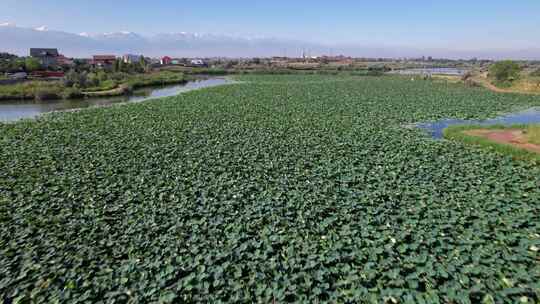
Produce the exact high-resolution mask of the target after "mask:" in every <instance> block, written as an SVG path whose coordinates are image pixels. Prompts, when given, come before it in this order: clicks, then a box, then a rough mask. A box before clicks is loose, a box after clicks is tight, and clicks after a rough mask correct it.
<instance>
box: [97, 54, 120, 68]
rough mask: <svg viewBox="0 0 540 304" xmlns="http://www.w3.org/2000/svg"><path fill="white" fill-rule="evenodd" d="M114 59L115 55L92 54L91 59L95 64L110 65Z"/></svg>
mask: <svg viewBox="0 0 540 304" xmlns="http://www.w3.org/2000/svg"><path fill="white" fill-rule="evenodd" d="M115 61H116V56H115V55H94V58H93V59H92V64H93V65H95V66H101V67H105V66H111V65H113V64H114V62H115Z"/></svg>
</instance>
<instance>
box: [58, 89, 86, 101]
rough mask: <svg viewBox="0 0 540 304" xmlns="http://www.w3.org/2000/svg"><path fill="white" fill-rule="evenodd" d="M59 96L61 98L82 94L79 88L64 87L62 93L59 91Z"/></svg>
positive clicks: (75, 96)
mask: <svg viewBox="0 0 540 304" xmlns="http://www.w3.org/2000/svg"><path fill="white" fill-rule="evenodd" d="M60 96H61V97H62V98H63V99H71V98H80V97H82V96H83V94H82V93H81V90H79V89H78V88H66V89H65V90H64V91H62V93H60Z"/></svg>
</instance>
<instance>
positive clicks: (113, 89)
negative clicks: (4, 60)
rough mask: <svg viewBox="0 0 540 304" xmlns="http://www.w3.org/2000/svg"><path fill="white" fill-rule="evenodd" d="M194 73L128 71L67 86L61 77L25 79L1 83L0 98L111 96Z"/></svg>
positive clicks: (184, 80) (185, 78) (180, 80)
mask: <svg viewBox="0 0 540 304" xmlns="http://www.w3.org/2000/svg"><path fill="white" fill-rule="evenodd" d="M193 79H195V77H193V76H186V75H185V74H183V73H174V72H158V73H151V74H137V75H127V76H126V77H125V78H124V79H121V80H118V81H109V82H107V83H106V84H104V85H102V86H99V87H94V88H87V89H85V88H79V87H76V86H72V87H70V86H67V85H66V84H65V83H64V82H63V81H27V82H24V83H17V84H11V85H2V86H0V101H8V100H36V101H44V100H55V99H73V98H85V97H86V98H92V97H111V96H121V95H126V94H129V93H130V92H132V91H134V90H136V89H139V88H144V87H150V86H164V85H173V84H185V83H187V82H188V81H189V80H193Z"/></svg>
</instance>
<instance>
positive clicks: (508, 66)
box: [489, 60, 521, 82]
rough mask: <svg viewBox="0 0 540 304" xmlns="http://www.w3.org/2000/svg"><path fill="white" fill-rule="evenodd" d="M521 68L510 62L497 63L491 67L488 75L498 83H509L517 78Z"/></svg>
mask: <svg viewBox="0 0 540 304" xmlns="http://www.w3.org/2000/svg"><path fill="white" fill-rule="evenodd" d="M519 72H521V67H520V66H519V64H517V63H516V62H514V61H512V60H504V61H499V62H496V63H494V64H493V65H491V67H490V68H489V73H490V75H491V76H493V77H495V79H496V80H497V81H499V82H509V81H513V80H516V79H517V78H519Z"/></svg>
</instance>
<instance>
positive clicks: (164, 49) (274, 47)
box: [0, 23, 540, 59]
mask: <svg viewBox="0 0 540 304" xmlns="http://www.w3.org/2000/svg"><path fill="white" fill-rule="evenodd" d="M30 48H58V49H59V51H60V52H61V53H62V54H64V55H66V56H68V57H90V56H92V55H95V54H116V55H122V54H127V53H133V54H144V55H146V56H156V57H157V56H164V55H168V56H175V57H214V56H225V57H267V56H283V55H287V56H291V57H292V56H300V54H301V53H302V52H303V51H304V50H305V51H307V52H308V53H309V54H311V55H323V54H330V53H333V54H344V55H348V56H357V57H393V58H397V57H417V56H434V57H446V58H471V57H478V58H524V59H540V50H538V49H528V50H491V51H486V50H483V51H482V50H480V51H478V50H477V51H457V50H443V49H430V50H427V49H417V48H407V47H388V46H379V47H377V46H360V45H325V44H322V43H313V42H305V41H297V40H290V39H281V38H269V37H237V36H232V35H230V36H229V35H215V34H198V33H186V32H178V33H162V34H157V35H152V36H144V35H140V34H137V33H133V32H129V31H119V32H112V33H102V34H93V33H87V32H85V33H79V34H75V33H68V32H63V31H56V30H51V29H49V28H47V26H40V27H36V28H27V27H19V26H16V25H15V24H12V23H0V52H9V53H15V54H18V55H28V52H29V49H30Z"/></svg>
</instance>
